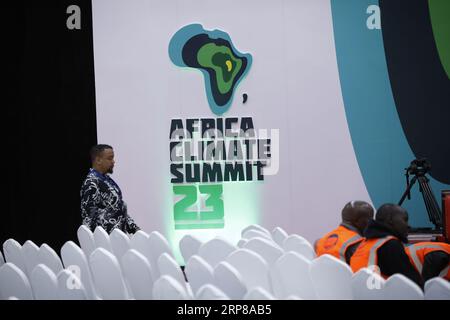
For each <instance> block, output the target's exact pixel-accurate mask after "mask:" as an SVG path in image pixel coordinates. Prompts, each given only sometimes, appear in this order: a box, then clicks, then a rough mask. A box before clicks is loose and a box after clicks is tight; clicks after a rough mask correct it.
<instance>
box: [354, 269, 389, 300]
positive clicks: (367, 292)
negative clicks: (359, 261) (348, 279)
mask: <svg viewBox="0 0 450 320" xmlns="http://www.w3.org/2000/svg"><path fill="white" fill-rule="evenodd" d="M385 283H386V281H385V280H384V279H383V277H382V276H381V275H379V274H378V273H376V272H373V271H372V270H370V269H368V268H362V269H360V270H358V272H356V273H355V274H353V276H352V283H351V284H352V292H353V298H354V299H355V300H383V288H384V286H385Z"/></svg>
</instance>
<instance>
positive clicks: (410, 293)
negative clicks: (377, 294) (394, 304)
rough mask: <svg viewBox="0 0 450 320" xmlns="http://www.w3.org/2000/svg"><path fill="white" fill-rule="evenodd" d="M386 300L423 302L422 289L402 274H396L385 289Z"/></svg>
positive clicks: (390, 278)
mask: <svg viewBox="0 0 450 320" xmlns="http://www.w3.org/2000/svg"><path fill="white" fill-rule="evenodd" d="M383 298H384V299H385V300H423V299H424V298H425V297H424V294H423V291H422V289H420V287H419V286H418V285H417V284H416V283H415V282H413V281H412V280H410V279H409V278H407V277H405V276H404V275H402V274H399V273H396V274H394V275H392V276H390V277H389V278H388V279H387V280H386V284H385V286H384V288H383Z"/></svg>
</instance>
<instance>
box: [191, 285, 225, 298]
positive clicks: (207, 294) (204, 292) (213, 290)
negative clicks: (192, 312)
mask: <svg viewBox="0 0 450 320" xmlns="http://www.w3.org/2000/svg"><path fill="white" fill-rule="evenodd" d="M195 297H196V299H197V300H230V298H229V297H228V296H227V295H226V294H225V292H223V291H222V290H220V289H219V288H217V287H216V286H215V285H213V284H205V285H203V286H202V287H200V288H199V289H198V292H197V295H196V296H195Z"/></svg>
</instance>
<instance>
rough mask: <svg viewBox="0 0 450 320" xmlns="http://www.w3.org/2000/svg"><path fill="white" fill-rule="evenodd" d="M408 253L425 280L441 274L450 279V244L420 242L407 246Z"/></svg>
mask: <svg viewBox="0 0 450 320" xmlns="http://www.w3.org/2000/svg"><path fill="white" fill-rule="evenodd" d="M406 253H407V254H408V256H409V259H410V261H411V263H412V264H413V265H414V267H415V268H416V270H417V271H418V272H419V273H420V274H421V275H422V278H423V281H424V282H426V281H427V280H429V279H431V278H434V277H439V276H440V277H443V278H445V279H446V280H448V281H450V244H448V243H444V242H418V243H415V244H413V245H410V246H408V247H406Z"/></svg>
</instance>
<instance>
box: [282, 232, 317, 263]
mask: <svg viewBox="0 0 450 320" xmlns="http://www.w3.org/2000/svg"><path fill="white" fill-rule="evenodd" d="M283 249H284V251H285V252H289V251H295V252H297V253H299V254H301V255H302V256H304V257H305V258H306V259H308V260H313V259H314V258H315V257H316V253H315V251H314V248H313V247H312V246H311V244H310V243H309V242H308V241H306V240H305V238H303V237H300V236H299V235H296V234H292V235H290V236H289V237H287V238H286V239H285V240H284V242H283Z"/></svg>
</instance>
